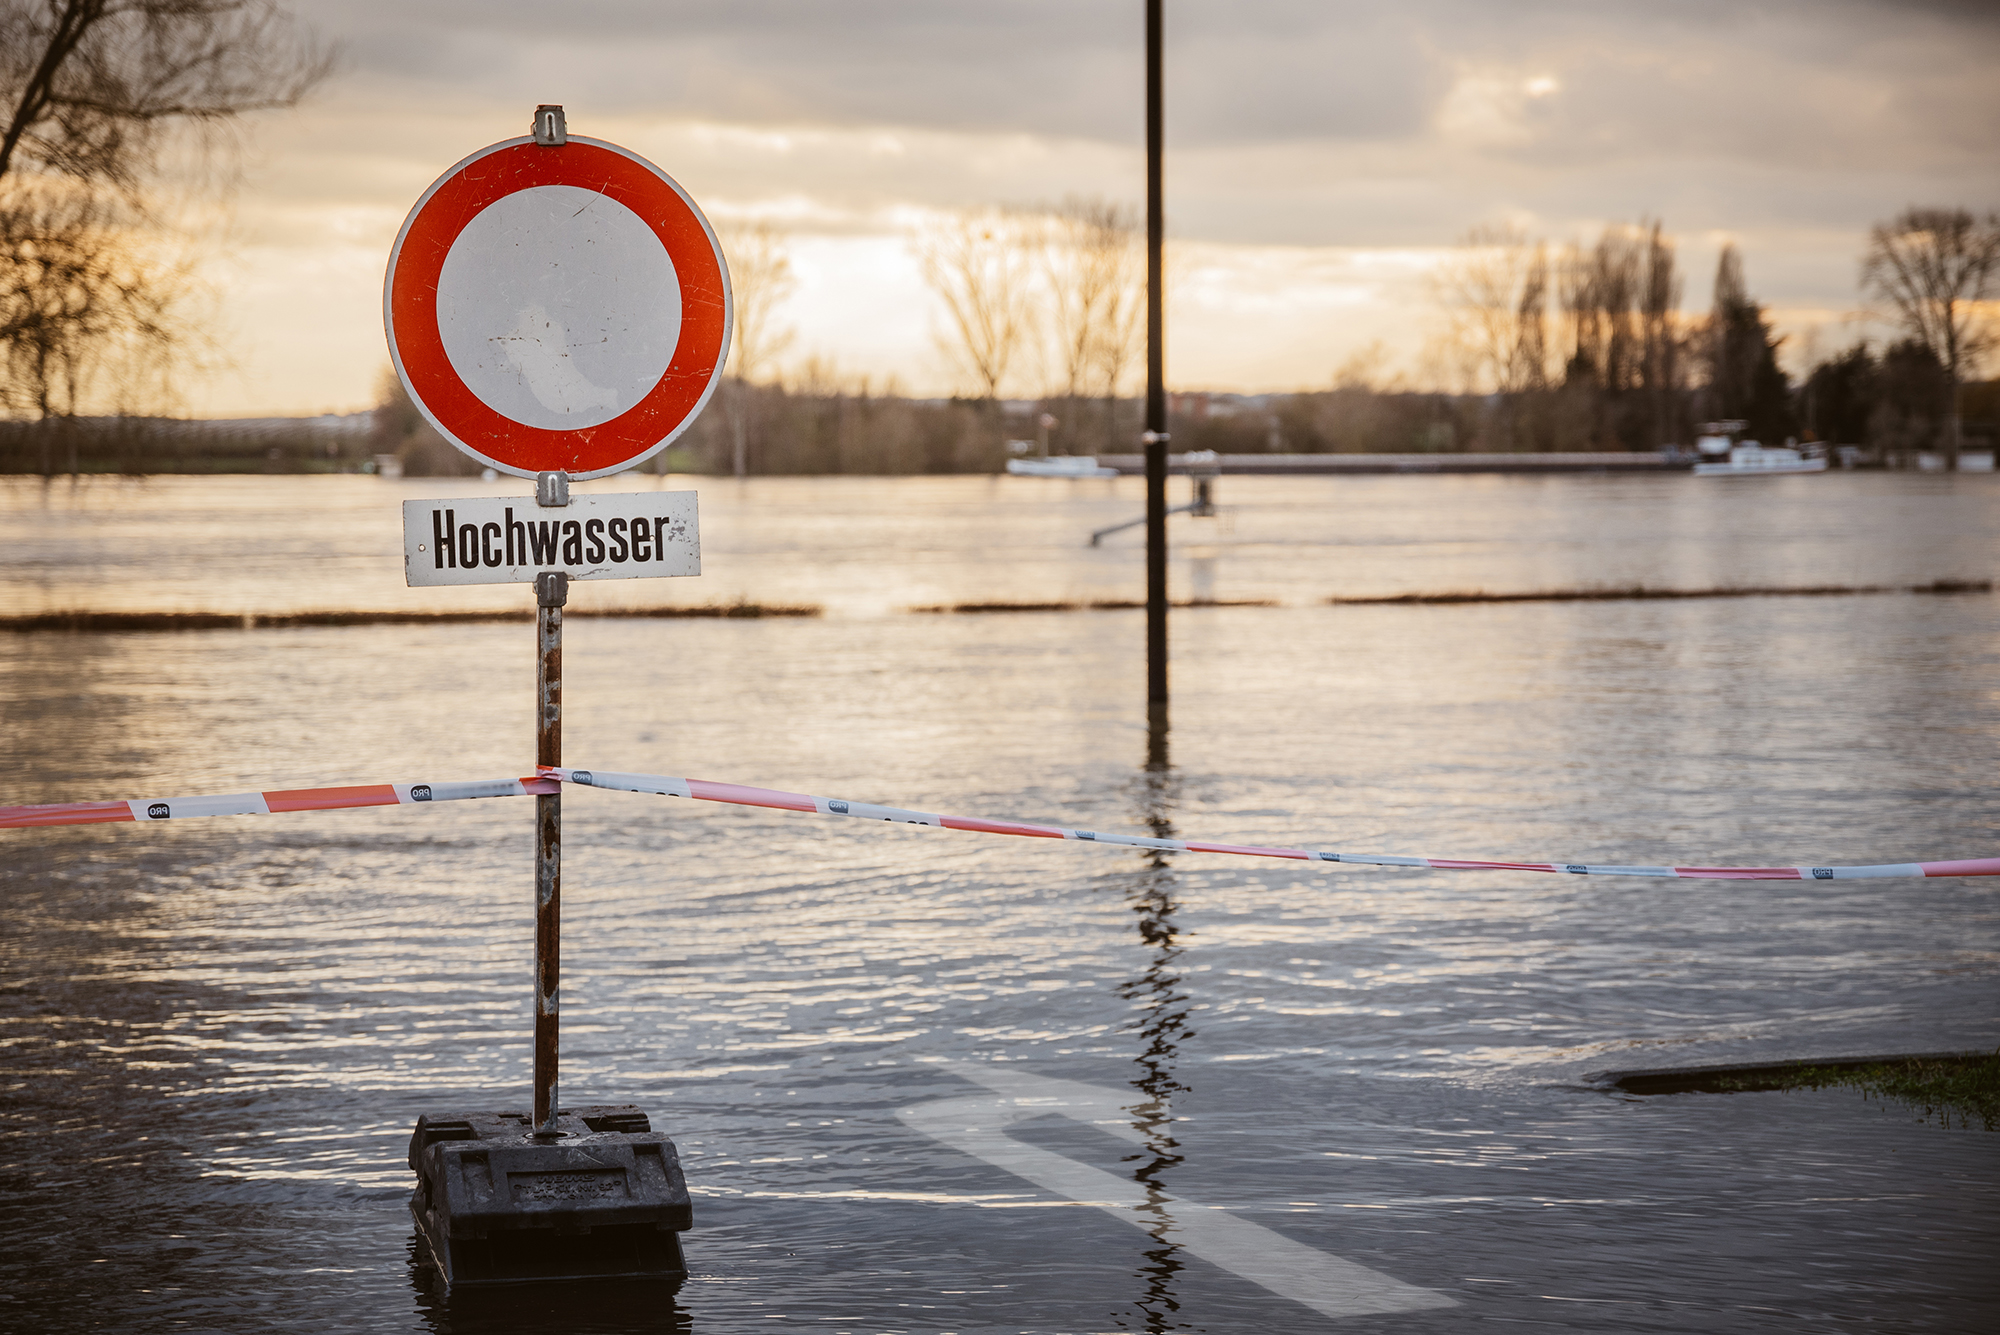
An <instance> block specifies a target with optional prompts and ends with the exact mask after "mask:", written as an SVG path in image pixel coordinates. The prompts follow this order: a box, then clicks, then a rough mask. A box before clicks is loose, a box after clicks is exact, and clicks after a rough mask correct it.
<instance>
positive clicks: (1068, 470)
mask: <svg viewBox="0 0 2000 1335" xmlns="http://www.w3.org/2000/svg"><path fill="white" fill-rule="evenodd" d="M1007 471H1008V472H1009V473H1012V474H1013V475H1014V476H1015V477H1117V476H1118V470H1117V469H1115V468H1099V467H1098V466H1097V456H1096V455H1094V454H1059V455H1057V456H1055V457H1054V458H1052V459H1009V460H1008V461H1007Z"/></svg>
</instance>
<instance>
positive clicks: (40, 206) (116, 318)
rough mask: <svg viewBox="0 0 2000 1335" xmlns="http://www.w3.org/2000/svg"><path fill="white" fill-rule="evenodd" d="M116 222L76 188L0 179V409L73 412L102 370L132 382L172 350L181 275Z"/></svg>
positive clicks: (47, 466)
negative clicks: (1, 374)
mask: <svg viewBox="0 0 2000 1335" xmlns="http://www.w3.org/2000/svg"><path fill="white" fill-rule="evenodd" d="M118 219H119V214H118V211H117V210H116V209H115V208H113V207H111V206H109V205H107V204H106V202H105V201H104V200H102V199H101V198H96V197H93V196H91V195H89V194H86V193H83V192H80V191H77V190H74V189H66V188H61V187H59V186H52V185H51V184H50V183H47V182H24V181H20V180H16V181H0V366H4V368H5V372H6V377H5V380H4V382H0V412H4V413H5V414H6V415H8V416H33V417H36V418H39V419H41V420H43V421H44V422H45V423H46V422H47V421H48V420H49V419H51V418H67V417H73V416H75V414H76V412H77V408H78V405H79V404H80V402H81V401H82V400H83V398H84V396H85V394H86V393H87V392H88V391H89V389H90V388H91V386H92V381H93V379H94V378H95V376H96V374H97V373H98V372H99V371H100V370H101V369H102V368H104V367H105V366H107V365H113V366H118V367H120V368H122V369H123V370H125V371H126V372H128V373H129V374H128V377H127V383H128V385H129V384H131V383H133V382H136V381H137V380H138V378H139V376H140V374H141V373H143V372H145V371H149V370H151V371H156V372H157V371H159V370H160V369H162V366H163V363H164V362H165V361H166V360H167V359H168V358H170V357H171V355H172V354H173V353H174V352H175V351H177V350H178V348H179V345H180V344H181V342H182V341H183V338H184V335H183V332H182V331H181V330H180V329H179V327H178V325H177V323H176V322H175V320H174V319H173V314H172V313H173V308H174V306H175V305H176V304H177V302H178V301H179V299H180V298H181V296H182V295H183V293H184V292H185V291H186V288H187V285H188V281H187V274H186V273H185V271H184V270H180V269H177V268H176V267H174V266H173V265H171V264H170V263H163V262H160V261H155V260H149V258H148V257H147V256H146V255H145V254H144V253H143V251H141V250H140V249H139V248H138V247H135V246H134V245H132V244H131V243H130V239H129V237H127V236H126V235H125V234H124V231H123V229H122V228H121V227H120V226H119V221H118ZM55 434H58V433H57V432H55V431H54V430H53V429H49V430H44V431H43V432H42V436H43V448H42V456H43V457H42V472H43V473H44V475H47V474H50V473H53V472H54V471H55V468H54V460H53V457H52V456H51V454H50V442H51V441H52V440H53V437H54V435H55ZM70 443H71V445H72V447H73V445H74V440H73V437H72V439H71V441H70ZM71 453H72V461H71V462H72V470H71V471H74V458H73V455H74V450H73V448H72V450H71Z"/></svg>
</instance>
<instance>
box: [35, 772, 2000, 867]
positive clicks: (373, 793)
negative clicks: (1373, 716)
mask: <svg viewBox="0 0 2000 1335" xmlns="http://www.w3.org/2000/svg"><path fill="white" fill-rule="evenodd" d="M559 781H560V782H559ZM561 783H573V784H578V785H581V786H583V787H589V788H610V789H615V790H617V791H620V792H628V793H656V794H661V795H664V796H667V797H691V798H696V799H699V800H700V801H704V802H726V803H729V804H731V805H734V806H743V807H772V808H775V809H777V810H779V811H801V812H814V813H816V814H818V815H822V816H850V817H855V818H858V819H861V820H885V821H894V822H896V823H897V824H901V825H930V826H935V827H937V828H939V829H945V830H971V831H974V832H976V833H979V834H1011V835H1018V836H1022V837H1025V838H1029V839H1074V840H1080V841H1082V842H1085V843H1094V844H1115V845H1120V846H1123V847H1128V848H1157V849H1164V850H1168V851H1171V852H1183V853H1233V854H1236V855H1238V856H1242V857H1256V858H1289V859H1291V860H1293V861H1298V862H1342V863H1350V864H1361V865H1366V866H1376V867H1435V868H1438V869H1440V870H1444V871H1541V872H1566V873H1569V874H1571V875H1577V876H1662V877H1670V878H1675V879H1679V880H1726V881H1803V880H1820V881H1846V880H1859V879H1863V878H1869V877H1891V876H1904V877H1914V876H2000V858H1972V859H1968V860H1964V861H1959V862H1892V863H1886V864H1883V865H1879V866H1872V867H1637V866H1622V865H1613V864H1607V863H1581V862H1513V861H1496V860H1491V859H1485V858H1416V857H1400V856H1397V855H1394V854H1389V853H1329V852H1322V851H1318V850H1314V849H1306V848H1265V847H1261V846H1259V845H1256V844H1215V843H1207V842H1204V841H1202V840H1198V839H1151V838H1147V837H1145V836H1143V835H1134V834H1107V833H1104V832H1102V831H1098V830H1077V829H1071V828H1069V827H1067V826H1061V825H1031V824H1027V823H1025V822H1022V821H1007V820H986V819H983V818H980V817H976V816H944V815H939V814H937V813H935V812H930V811H910V810H906V809H904V808H902V807H884V806H876V805H875V804H873V803H871V802H850V801H846V800H844V799H842V798H837V797H813V796H810V795H809V794H806V793H788V792H785V791H783V790H782V789H777V788H750V787H746V786H744V785H742V784H736V783H712V782H710V781H708V780H706V779H675V778H669V777H667V776H665V775H660V774H621V773H616V772H613V771H610V770H586V769H574V768H569V767H558V766H544V767H542V768H541V770H540V772H539V774H538V775H535V776H530V777H527V778H521V779H483V780H474V781H470V782H461V783H414V784H411V783H379V784H363V785H360V786H357V787H352V788H290V789H279V790H277V791H273V792H265V793H228V794H224V795H222V796H215V797H165V798H144V797H140V798H131V799H128V800H125V801H118V802H60V803H55V804H52V805H48V806H20V807H0V829H23V828H26V827H29V826H36V825H93V824H99V823H102V822H107V821H147V820H185V819H188V818H190V817H193V816H263V815H268V814H271V813H273V812H282V811H330V810H335V809H338V808H342V807H392V806H410V805H415V804H418V803H424V802H456V801H463V800H465V799H468V798H478V797H524V796H528V795H530V794H535V793H554V792H557V791H559V790H560V784H561Z"/></svg>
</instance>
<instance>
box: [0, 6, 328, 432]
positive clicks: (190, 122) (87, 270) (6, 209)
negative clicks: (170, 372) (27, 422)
mask: <svg viewBox="0 0 2000 1335" xmlns="http://www.w3.org/2000/svg"><path fill="white" fill-rule="evenodd" d="M327 70H328V57H327V55H326V53H325V52H324V51H323V50H322V49H321V48H320V47H319V46H318V45H317V44H316V43H315V42H314V41H313V40H312V39H311V38H310V37H309V36H308V35H306V34H305V33H304V31H303V30H302V29H300V28H299V27H298V26H297V25H295V24H294V22H293V21H292V20H291V18H290V17H289V16H288V15H286V14H285V13H284V11H282V10H280V9H279V8H278V7H277V6H276V5H275V4H274V3H272V0H0V116H5V118H6V119H5V121H4V124H3V125H0V228H4V231H0V340H4V343H0V359H3V360H4V362H5V365H6V368H7V373H8V383H7V386H6V390H5V397H4V399H0V407H4V409H5V410H6V411H9V412H32V413H35V414H37V415H40V416H42V417H44V418H46V417H50V416H67V415H73V414H74V413H75V412H76V411H77V410H78V405H79V401H80V398H81V397H82V396H83V395H84V394H85V393H86V392H87V391H88V390H89V389H90V388H91V386H92V385H93V383H94V382H95V381H98V380H101V379H103V378H105V377H104V373H105V372H107V370H109V369H123V370H128V371H129V370H130V369H132V368H133V367H135V366H145V367H149V368H152V369H154V370H157V369H159V368H160V367H161V366H162V365H164V362H165V360H166V359H168V358H170V357H172V356H173V355H174V354H176V353H177V352H179V351H180V350H181V349H182V348H183V347H184V346H185V345H186V344H187V343H188V342H189V341H190V340H189V337H188V334H189V331H188V329H187V328H186V327H185V326H184V324H183V323H182V322H181V320H180V319H179V318H178V315H177V307H179V306H180V304H181V302H182V299H183V298H184V297H185V296H186V295H187V293H188V292H189V290H190V284H189V282H188V281H187V279H188V273H187V266H186V265H185V264H184V263H181V264H177V263H174V262H171V261H168V260H162V259H161V258H160V254H161V251H162V249H163V245H162V237H163V234H164V232H165V230H166V229H165V227H164V225H163V221H162V217H161V214H160V210H159V209H158V207H157V198H156V193H155V190H154V187H155V186H157V185H158V184H159V181H160V178H161V176H162V158H163V155H164V153H165V152H166V150H167V149H168V148H169V146H170V145H172V144H174V143H175V142H176V140H177V137H179V138H182V139H184V138H185V135H183V134H180V133H179V132H190V131H191V132H193V134H194V137H195V139H196V140H198V141H200V142H202V143H203V144H205V145H208V146H212V145H213V140H212V135H213V134H214V132H216V131H219V130H220V129H222V128H224V127H226V126H227V125H228V124H230V123H231V122H232V121H233V120H234V119H235V118H237V117H239V116H241V115H242V114H244V113H246V112H251V111H257V110H263V109H267V108H272V107H281V106H290V105H292V104H293V103H295V102H297V101H298V99H299V98H300V97H301V96H303V95H304V93H305V92H306V91H307V90H308V89H309V88H310V87H311V86H312V85H313V84H315V83H316V82H318V81H319V80H320V79H321V78H323V77H324V76H325V74H326V73H327ZM124 388H125V390H126V392H128V393H130V392H132V390H133V386H132V383H131V382H130V381H129V380H128V381H127V382H126V383H125V386H124Z"/></svg>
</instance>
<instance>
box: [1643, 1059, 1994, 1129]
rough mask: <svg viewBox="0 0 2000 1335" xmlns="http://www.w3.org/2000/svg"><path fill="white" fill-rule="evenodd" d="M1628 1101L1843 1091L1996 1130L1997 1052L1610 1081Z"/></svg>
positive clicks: (1949, 1122) (1926, 1115)
mask: <svg viewBox="0 0 2000 1335" xmlns="http://www.w3.org/2000/svg"><path fill="white" fill-rule="evenodd" d="M1612 1083H1613V1084H1615V1085H1616V1086H1617V1087H1618V1088H1620V1089H1623V1090H1624V1091H1626V1092H1627V1093H1630V1094H1692V1093H1703V1094H1736V1093H1756V1092H1763V1091H1770V1090H1791V1089H1827V1088H1832V1087H1836V1086H1845V1087H1847V1088H1851V1089H1858V1090H1860V1091H1861V1093H1862V1095H1863V1096H1864V1097H1866V1098H1871V1099H1886V1100H1890V1101H1892V1102H1896V1103H1902V1104H1906V1105H1908V1106H1909V1107H1912V1108H1916V1109H1918V1110H1919V1111H1920V1112H1921V1114H1922V1115H1923V1117H1924V1118H1925V1119H1926V1120H1929V1119H1930V1118H1932V1117H1935V1118H1937V1119H1938V1121H1939V1122H1940V1123H1941V1124H1943V1125H1944V1126H1947V1127H1949V1126H1952V1125H1954V1122H1955V1123H1956V1125H1958V1126H1960V1127H1963V1128H1966V1129H1970V1128H1971V1127H1972V1125H1973V1123H1975V1122H1977V1123H1978V1124H1979V1125H1980V1126H1982V1127H1984V1128H1985V1129H1986V1130H1988V1131H2000V1050H1995V1051H1993V1052H1990V1053H1978V1054H1974V1055H1971V1056H1949V1055H1947V1056H1931V1057H1903V1058H1871V1059H1866V1060H1860V1061H1846V1062H1818V1063H1814V1062H1803V1063H1791V1064H1786V1065H1779V1066H1759V1067H1733V1068H1726V1069H1723V1070H1710V1071H1699V1070H1696V1071H1685V1072H1654V1073H1647V1074H1641V1075H1632V1076H1625V1077H1623V1078H1620V1079H1616V1080H1614V1081H1613V1082H1612Z"/></svg>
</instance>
